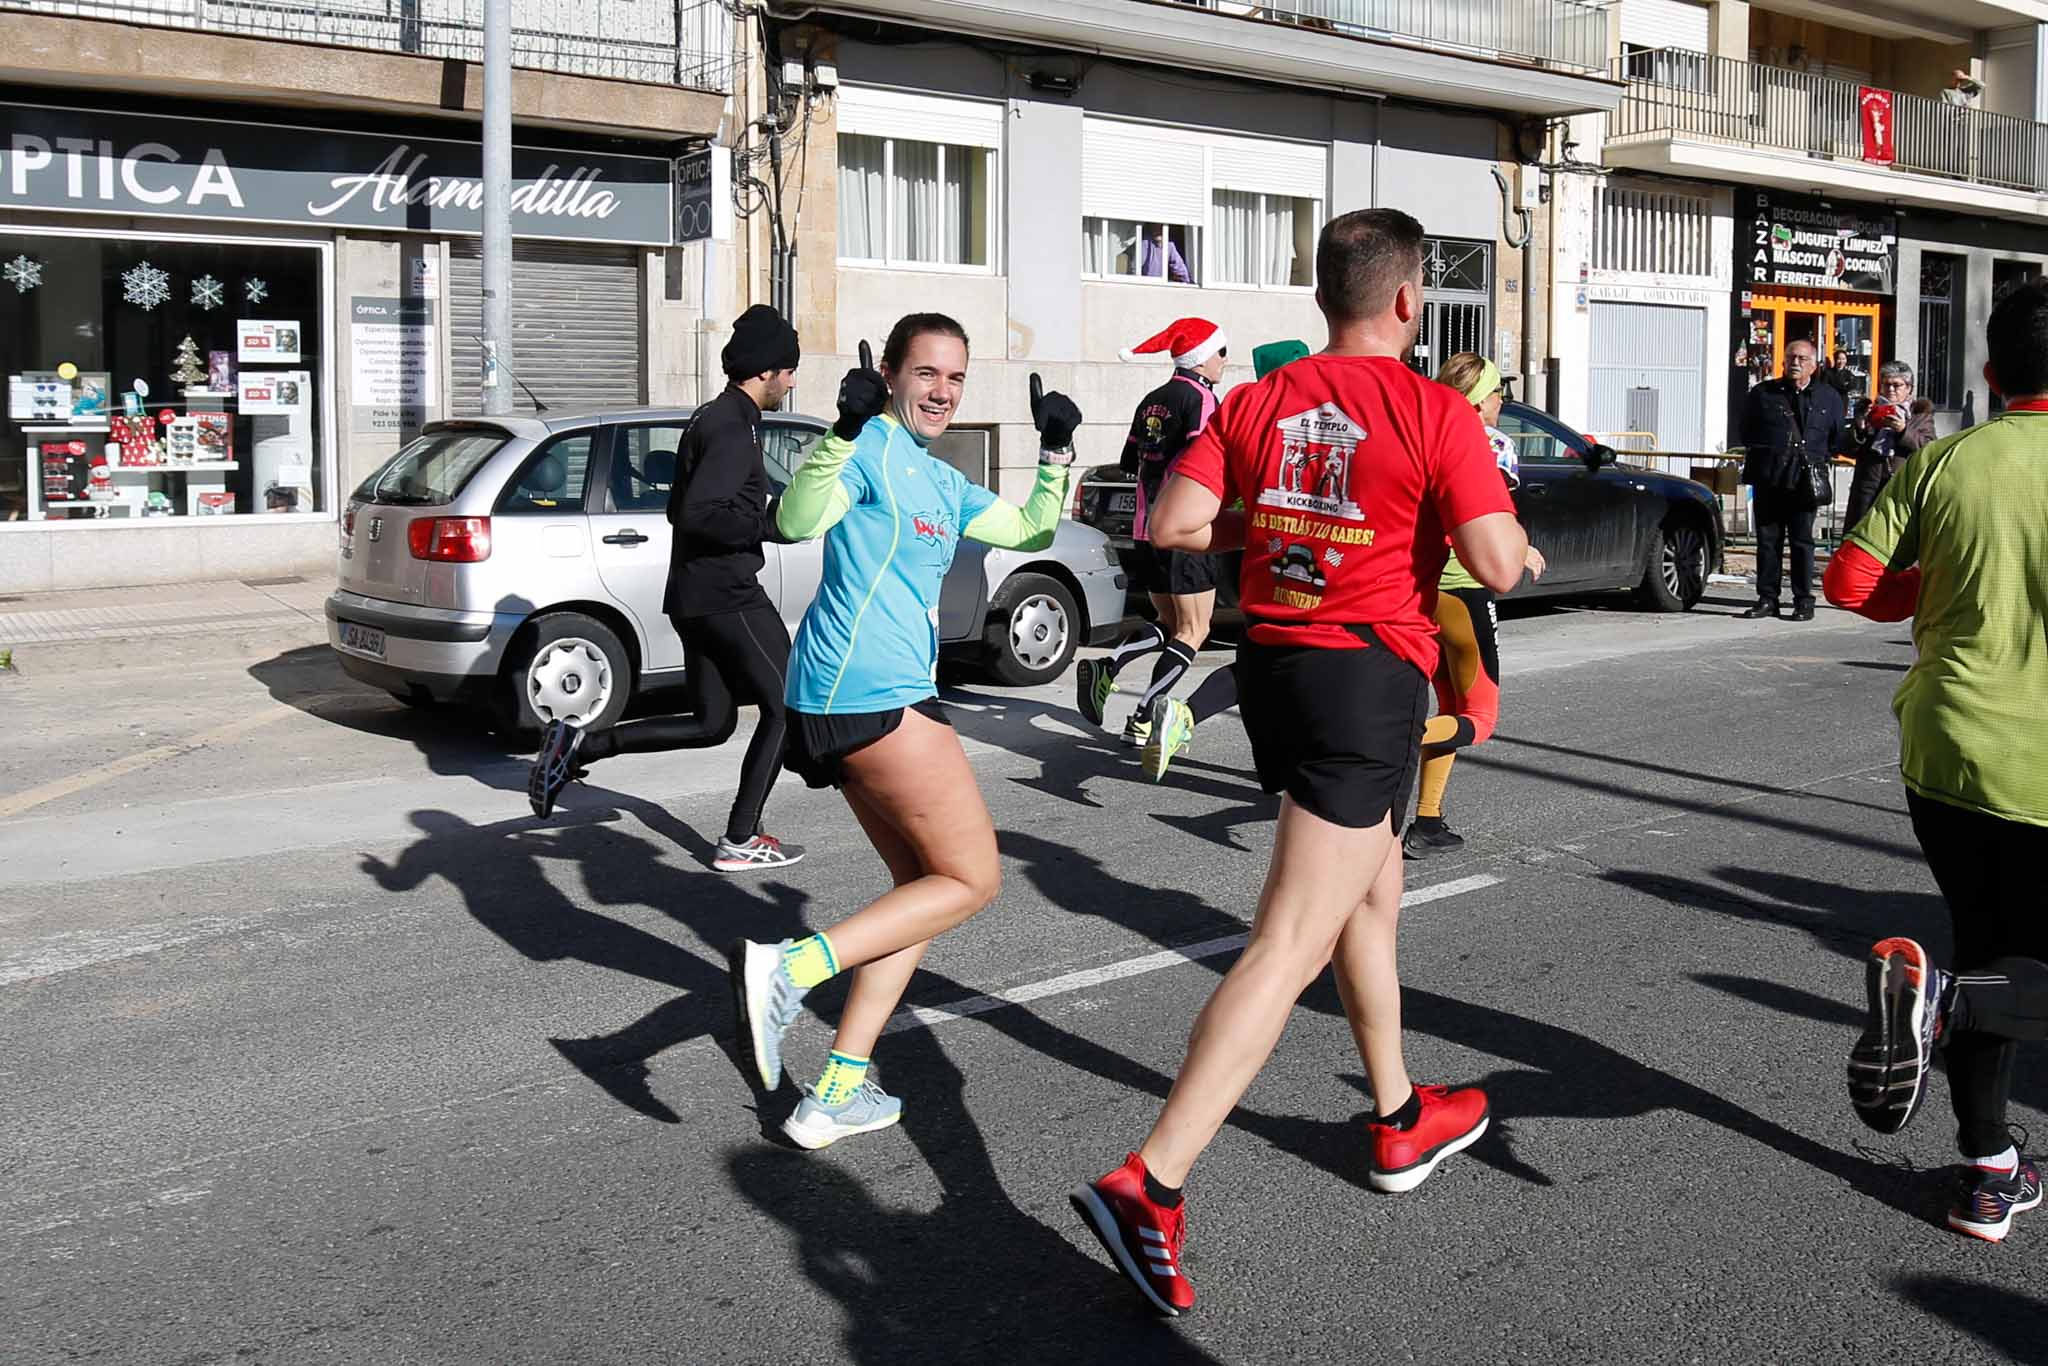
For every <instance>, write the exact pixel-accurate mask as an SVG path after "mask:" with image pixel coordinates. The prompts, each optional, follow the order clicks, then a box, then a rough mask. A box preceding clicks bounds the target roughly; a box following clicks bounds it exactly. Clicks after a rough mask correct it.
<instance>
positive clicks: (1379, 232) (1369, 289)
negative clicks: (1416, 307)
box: [1316, 209, 1423, 321]
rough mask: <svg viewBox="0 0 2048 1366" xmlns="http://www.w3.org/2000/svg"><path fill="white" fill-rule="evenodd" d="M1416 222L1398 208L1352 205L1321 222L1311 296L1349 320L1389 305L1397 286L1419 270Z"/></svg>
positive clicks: (1419, 232) (1327, 310)
mask: <svg viewBox="0 0 2048 1366" xmlns="http://www.w3.org/2000/svg"><path fill="white" fill-rule="evenodd" d="M1422 237H1423V233H1422V224H1420V223H1418V222H1416V221H1415V220H1414V219H1413V218H1410V217H1409V216H1408V215H1407V214H1405V213H1402V212H1401V211H1400V210H1399V209H1357V210H1354V211H1352V212H1351V213H1347V214H1340V215H1338V216H1337V217H1335V218H1332V219H1331V220H1330V221H1329V222H1328V223H1326V224H1324V225H1323V235H1322V238H1321V240H1319V241H1318V242H1317V243H1316V297H1317V298H1318V299H1319V300H1321V302H1322V305H1323V312H1324V313H1325V314H1327V315H1328V316H1330V317H1331V318H1333V319H1338V320H1343V321H1349V320H1352V319H1357V318H1376V317H1378V316H1379V315H1380V314H1382V313H1384V312H1386V311H1387V310H1388V309H1389V308H1392V307H1393V306H1394V296H1395V295H1396V294H1397V293H1399V292H1400V289H1401V286H1402V285H1405V284H1411V283H1413V282H1414V280H1415V278H1416V277H1417V276H1418V275H1420V274H1421V273H1422Z"/></svg>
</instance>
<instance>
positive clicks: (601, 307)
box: [448, 239, 646, 416]
mask: <svg viewBox="0 0 2048 1366" xmlns="http://www.w3.org/2000/svg"><path fill="white" fill-rule="evenodd" d="M482 251H483V249H482V246H481V245H480V244H479V243H477V242H474V241H470V240H467V239H464V240H460V241H454V242H450V243H449V244H448V323H449V329H450V333H449V346H448V351H449V366H450V370H449V383H448V394H449V408H450V411H451V412H452V413H454V414H455V415H456V416H470V415H473V414H476V413H480V412H482V411H483V389H482V375H483V371H482V365H483V342H482V336H483V330H484V305H483V256H482ZM641 298H642V291H641V286H640V253H639V250H638V249H637V248H634V247H593V246H583V245H578V244H575V243H569V242H515V243H514V244H513V248H512V369H513V370H514V372H515V373H516V374H517V375H518V377H519V378H520V379H521V380H522V381H524V382H525V384H526V387H527V388H528V389H531V390H533V392H534V393H536V394H538V395H539V396H540V398H541V401H542V402H544V403H546V404H547V405H548V407H549V408H551V409H553V410H554V411H556V412H569V411H572V410H575V409H579V408H630V407H632V406H634V405H635V404H638V403H641V402H643V401H644V399H643V397H642V393H641V374H642V372H643V371H644V370H645V369H646V365H645V363H644V361H643V358H642V354H641V344H640V339H641V336H642V335H643V332H644V329H643V328H642V326H641V319H640V308H641ZM512 410H513V411H514V412H520V413H530V412H532V411H533V401H532V400H531V399H529V398H527V396H526V393H525V390H522V389H521V388H520V387H519V386H518V385H517V384H515V385H513V386H512Z"/></svg>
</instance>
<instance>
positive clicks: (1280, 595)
mask: <svg viewBox="0 0 2048 1366" xmlns="http://www.w3.org/2000/svg"><path fill="white" fill-rule="evenodd" d="M1276 544H1277V543H1276ZM1325 558H1327V557H1325ZM1329 563H1330V564H1331V565H1332V566H1335V565H1337V564H1341V563H1343V559H1342V557H1341V556H1340V557H1338V558H1337V559H1334V560H1330V561H1329ZM1268 567H1269V568H1270V569H1271V570H1272V573H1273V578H1274V584H1273V597H1274V599H1275V600H1276V601H1279V602H1284V603H1287V604H1289V605H1290V606H1294V607H1314V606H1315V605H1316V604H1317V603H1319V602H1321V601H1322V597H1323V592H1324V590H1325V589H1327V588H1328V587H1329V586H1330V579H1329V576H1328V575H1327V574H1325V573H1324V572H1323V570H1322V566H1321V564H1320V563H1319V562H1318V561H1317V559H1316V548H1315V547H1314V546H1312V545H1299V544H1297V545H1290V546H1288V547H1286V548H1285V549H1284V550H1278V551H1276V552H1275V553H1274V557H1273V562H1272V564H1271V565H1270V566H1268Z"/></svg>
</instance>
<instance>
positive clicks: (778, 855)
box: [711, 835, 804, 873]
mask: <svg viewBox="0 0 2048 1366" xmlns="http://www.w3.org/2000/svg"><path fill="white" fill-rule="evenodd" d="M803 857H804V847H803V846H802V845H801V844H784V843H783V842H782V841H781V840H779V839H777V838H775V836H773V835H756V836H754V837H753V838H752V839H750V840H746V841H744V842H742V843H739V844H734V843H733V842H732V841H731V840H720V841H719V842H718V852H717V853H716V854H715V855H713V856H712V859H711V866H712V867H713V868H716V869H717V870H718V871H719V872H721V873H750V872H752V871H753V870H754V869H756V868H787V867H788V866H789V865H790V864H792V863H801V862H803Z"/></svg>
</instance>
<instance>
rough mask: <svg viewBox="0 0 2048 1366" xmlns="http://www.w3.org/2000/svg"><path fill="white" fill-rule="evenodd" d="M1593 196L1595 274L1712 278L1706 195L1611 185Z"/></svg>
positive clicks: (1710, 209) (1710, 205) (1709, 204)
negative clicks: (1613, 272)
mask: <svg viewBox="0 0 2048 1366" xmlns="http://www.w3.org/2000/svg"><path fill="white" fill-rule="evenodd" d="M1594 195H1595V208H1594V214H1595V216H1594V226H1593V267H1594V269H1596V270H1616V271H1630V272H1634V273H1637V274H1643V275H1712V274H1713V273H1714V257H1713V246H1714V206H1713V203H1712V202H1711V201H1710V200H1708V199H1707V198H1706V197H1705V196H1703V195H1695V194H1685V193H1677V192H1672V191H1667V190H1661V189H1658V190H1650V189H1641V188H1636V187H1632V186H1629V185H1626V184H1613V183H1609V184H1606V185H1602V186H1600V187H1599V188H1598V189H1596V190H1595V191H1594Z"/></svg>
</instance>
